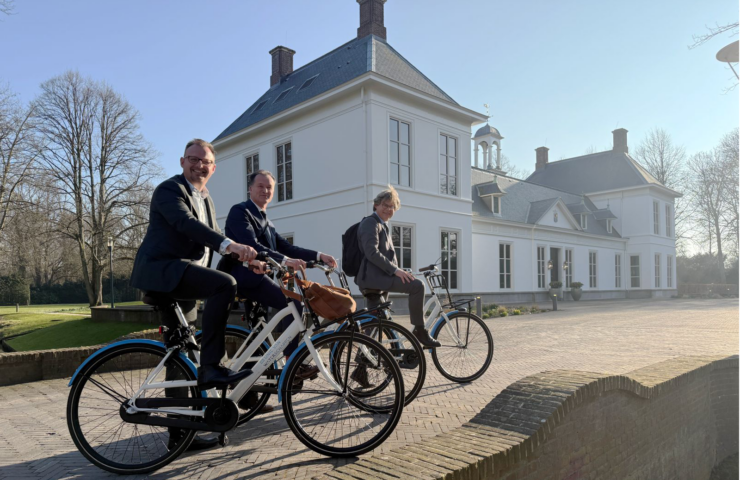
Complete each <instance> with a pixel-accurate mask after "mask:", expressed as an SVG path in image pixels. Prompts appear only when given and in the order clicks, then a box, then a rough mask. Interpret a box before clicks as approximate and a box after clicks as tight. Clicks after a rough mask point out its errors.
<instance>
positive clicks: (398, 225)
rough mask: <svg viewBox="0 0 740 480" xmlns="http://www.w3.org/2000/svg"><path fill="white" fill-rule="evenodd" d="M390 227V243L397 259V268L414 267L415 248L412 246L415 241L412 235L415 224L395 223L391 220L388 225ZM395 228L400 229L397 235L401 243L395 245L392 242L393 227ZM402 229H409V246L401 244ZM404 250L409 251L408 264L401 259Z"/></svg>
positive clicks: (414, 244)
mask: <svg viewBox="0 0 740 480" xmlns="http://www.w3.org/2000/svg"><path fill="white" fill-rule="evenodd" d="M390 227H391V243H393V250H395V252H396V260H397V261H398V267H399V268H410V269H411V270H413V269H414V250H415V248H414V247H415V246H416V243H415V239H416V236H415V235H414V233H415V232H414V230H415V226H414V225H412V224H408V223H397V222H393V223H392V224H391V225H390ZM395 228H399V229H400V236H399V240H400V241H401V244H400V245H396V244H395V243H394V242H393V229H395ZM404 229H408V230H409V235H410V237H411V246H409V247H404V246H403V233H404ZM404 250H409V252H410V258H411V259H410V264H409V265H406V264H405V262H404V261H403V251H404Z"/></svg>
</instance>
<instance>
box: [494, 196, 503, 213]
mask: <svg viewBox="0 0 740 480" xmlns="http://www.w3.org/2000/svg"><path fill="white" fill-rule="evenodd" d="M492 211H493V214H494V215H501V197H493V208H492Z"/></svg>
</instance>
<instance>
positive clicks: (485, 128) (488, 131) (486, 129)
mask: <svg viewBox="0 0 740 480" xmlns="http://www.w3.org/2000/svg"><path fill="white" fill-rule="evenodd" d="M488 134H491V135H494V136H496V137H501V134H500V133H499V131H498V129H496V128H494V127H492V126H490V125H489V124H487V123H486V124H485V125H484V126H482V127H480V128H479V129H478V130H477V131H476V132H475V135H473V138H476V137H482V136H483V135H488ZM501 138H504V137H501Z"/></svg>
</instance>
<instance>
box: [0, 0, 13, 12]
mask: <svg viewBox="0 0 740 480" xmlns="http://www.w3.org/2000/svg"><path fill="white" fill-rule="evenodd" d="M14 7H15V5H13V0H0V13H2V14H5V15H12V14H13V8H14Z"/></svg>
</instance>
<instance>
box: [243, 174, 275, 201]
mask: <svg viewBox="0 0 740 480" xmlns="http://www.w3.org/2000/svg"><path fill="white" fill-rule="evenodd" d="M274 191H275V180H273V179H272V178H271V177H268V176H267V175H257V177H255V179H254V182H252V186H251V187H249V198H251V199H252V201H253V202H254V203H255V205H257V206H258V207H260V208H262V209H264V208H265V207H267V204H268V203H270V202H271V201H272V194H273V192H274Z"/></svg>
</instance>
